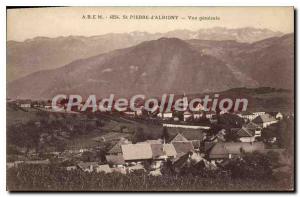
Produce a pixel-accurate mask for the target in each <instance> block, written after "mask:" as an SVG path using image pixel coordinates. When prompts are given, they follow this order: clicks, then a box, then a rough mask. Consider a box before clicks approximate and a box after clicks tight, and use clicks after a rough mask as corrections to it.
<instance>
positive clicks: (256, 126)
mask: <svg viewBox="0 0 300 197" xmlns="http://www.w3.org/2000/svg"><path fill="white" fill-rule="evenodd" d="M245 128H247V129H249V130H256V129H261V127H260V126H259V125H257V124H255V123H254V122H249V123H248V124H246V126H245Z"/></svg>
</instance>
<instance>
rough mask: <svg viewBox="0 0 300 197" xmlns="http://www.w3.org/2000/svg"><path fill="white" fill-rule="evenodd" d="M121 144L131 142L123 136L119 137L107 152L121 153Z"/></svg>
mask: <svg viewBox="0 0 300 197" xmlns="http://www.w3.org/2000/svg"><path fill="white" fill-rule="evenodd" d="M123 144H131V142H130V141H128V140H127V139H125V138H121V139H120V141H119V142H118V143H117V144H115V145H114V146H113V147H112V148H111V149H110V150H109V151H108V153H109V154H117V153H122V149H121V145H123Z"/></svg>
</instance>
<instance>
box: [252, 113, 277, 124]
mask: <svg viewBox="0 0 300 197" xmlns="http://www.w3.org/2000/svg"><path fill="white" fill-rule="evenodd" d="M272 121H276V119H275V118H274V117H272V116H271V115H270V114H263V115H259V116H257V117H256V118H255V119H254V120H253V121H252V122H254V123H266V122H272Z"/></svg>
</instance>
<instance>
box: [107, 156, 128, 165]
mask: <svg viewBox="0 0 300 197" xmlns="http://www.w3.org/2000/svg"><path fill="white" fill-rule="evenodd" d="M105 158H106V161H107V163H109V164H113V165H123V164H124V163H125V161H124V158H123V155H106V156H105Z"/></svg>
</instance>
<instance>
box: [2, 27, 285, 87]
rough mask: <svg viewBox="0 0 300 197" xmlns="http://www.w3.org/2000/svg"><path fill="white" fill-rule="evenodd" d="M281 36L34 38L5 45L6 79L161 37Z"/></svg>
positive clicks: (261, 34) (211, 34) (245, 31)
mask: <svg viewBox="0 0 300 197" xmlns="http://www.w3.org/2000/svg"><path fill="white" fill-rule="evenodd" d="M282 35H283V33H281V32H275V31H271V30H268V29H257V28H251V27H247V28H239V29H227V28H222V27H215V28H210V29H200V30H198V31H190V30H174V31H170V32H166V33H153V34H151V33H147V32H138V31H135V32H131V33H119V34H113V33H110V34H105V35H99V36H91V37H84V36H68V37H57V38H47V37H36V38H33V39H28V40H25V41H24V42H16V41H8V42H7V68H8V69H7V80H8V81H13V80H15V79H18V78H20V77H23V76H26V75H28V74H31V73H33V72H36V71H40V70H46V69H53V68H58V67H61V66H64V65H66V64H68V63H70V62H72V61H75V60H77V59H84V58H88V57H92V56H95V55H98V54H101V53H106V52H109V51H112V50H115V49H120V48H126V47H131V46H134V45H137V44H139V43H141V42H144V41H149V40H156V39H159V38H161V37H167V38H171V37H175V38H179V39H182V40H190V39H201V40H217V41H219V40H235V41H238V42H247V43H251V42H255V41H258V40H262V39H266V38H270V37H274V36H282Z"/></svg>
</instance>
